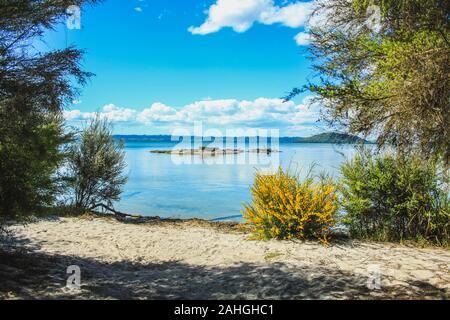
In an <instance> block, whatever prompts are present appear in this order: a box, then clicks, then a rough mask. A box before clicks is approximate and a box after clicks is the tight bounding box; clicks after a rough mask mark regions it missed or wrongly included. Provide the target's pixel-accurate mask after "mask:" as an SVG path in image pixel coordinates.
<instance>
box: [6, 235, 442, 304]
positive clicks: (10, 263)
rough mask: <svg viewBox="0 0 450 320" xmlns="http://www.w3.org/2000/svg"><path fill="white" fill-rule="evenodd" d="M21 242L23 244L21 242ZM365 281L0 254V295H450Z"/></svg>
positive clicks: (334, 275)
mask: <svg viewBox="0 0 450 320" xmlns="http://www.w3.org/2000/svg"><path fill="white" fill-rule="evenodd" d="M22 244H23V243H22ZM69 265H78V266H79V267H80V268H81V283H82V287H81V290H78V291H73V290H69V289H67V288H65V285H66V279H67V277H68V276H69V275H68V274H66V268H67V266H69ZM366 282H367V278H364V277H360V276H356V275H353V274H349V273H344V272H342V271H340V270H335V269H330V268H327V267H324V266H317V267H316V266H315V267H308V268H303V269H299V268H293V267H292V266H289V265H286V264H284V263H279V262H273V263H267V264H251V263H242V264H238V265H232V266H224V267H218V266H214V267H208V266H199V265H189V264H186V263H182V262H178V261H170V262H161V263H131V262H129V261H119V262H113V263H106V262H99V261H98V260H94V259H86V258H81V257H71V256H64V255H48V254H46V253H40V252H36V251H34V250H32V251H27V252H24V251H23V250H7V251H5V250H3V251H0V298H22V299H73V298H76V299H327V298H328V299H330V298H338V299H357V298H358V299H360V298H362V299H374V298H399V299H411V298H413V299H414V298H416V299H417V298H427V297H428V298H430V297H433V298H438V299H439V298H444V299H445V298H448V296H446V293H445V292H443V291H442V290H440V289H438V288H436V287H434V286H432V285H430V284H428V283H424V282H420V281H415V282H414V283H412V282H411V283H405V284H404V285H402V286H397V287H394V286H388V287H384V286H383V287H382V289H381V290H378V291H371V290H369V289H368V288H367V286H366Z"/></svg>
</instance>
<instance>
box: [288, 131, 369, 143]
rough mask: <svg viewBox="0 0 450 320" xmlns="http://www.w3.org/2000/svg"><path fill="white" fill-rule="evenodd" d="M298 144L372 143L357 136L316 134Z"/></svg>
mask: <svg viewBox="0 0 450 320" xmlns="http://www.w3.org/2000/svg"><path fill="white" fill-rule="evenodd" d="M295 142H297V143H336V144H339V143H341V144H357V143H371V142H370V141H367V140H365V139H361V138H360V137H357V136H352V135H349V134H346V133H338V132H327V133H321V134H316V135H314V136H312V137H307V138H297V139H296V140H295Z"/></svg>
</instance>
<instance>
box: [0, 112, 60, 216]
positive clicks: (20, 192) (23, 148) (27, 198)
mask: <svg viewBox="0 0 450 320" xmlns="http://www.w3.org/2000/svg"><path fill="white" fill-rule="evenodd" d="M5 111H6V110H5V108H2V107H0V123H1V124H0V172H1V174H0V217H2V218H14V219H23V218H24V217H26V216H28V215H30V214H31V213H38V212H39V211H41V210H43V209H44V208H46V207H47V206H49V205H51V204H52V203H53V202H54V200H55V197H56V195H57V194H58V193H59V190H60V182H61V180H60V179H59V177H58V175H57V174H56V170H57V168H58V167H59V166H60V165H61V163H62V161H63V153H62V152H61V149H60V147H61V145H62V144H63V143H66V142H67V141H68V136H67V135H65V134H64V132H63V125H62V120H61V119H60V118H58V117H54V116H51V115H29V116H28V117H27V115H23V114H21V113H20V112H15V113H7V112H5Z"/></svg>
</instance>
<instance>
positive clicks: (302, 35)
mask: <svg viewBox="0 0 450 320" xmlns="http://www.w3.org/2000/svg"><path fill="white" fill-rule="evenodd" d="M294 40H295V42H296V43H297V45H299V46H306V45H308V44H309V42H310V41H311V35H310V34H309V33H307V32H299V33H298V34H297V35H296V36H295V37H294Z"/></svg>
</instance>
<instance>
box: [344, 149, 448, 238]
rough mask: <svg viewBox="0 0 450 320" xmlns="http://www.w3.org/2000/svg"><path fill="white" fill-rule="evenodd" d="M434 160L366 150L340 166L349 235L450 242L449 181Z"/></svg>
mask: <svg viewBox="0 0 450 320" xmlns="http://www.w3.org/2000/svg"><path fill="white" fill-rule="evenodd" d="M440 169H442V168H440V167H439V166H438V165H437V162H435V161H432V160H426V161H425V160H423V159H421V158H419V157H418V156H409V157H403V156H400V155H398V154H383V155H378V156H376V155H373V154H372V153H371V152H369V151H367V150H363V151H361V152H359V153H358V154H357V155H356V156H355V158H353V159H351V160H348V161H347V162H345V163H344V164H343V165H342V166H341V172H342V180H341V184H342V187H341V192H342V206H343V209H344V210H345V212H346V216H345V223H346V224H347V225H348V226H349V227H350V232H351V235H352V236H354V237H357V238H363V239H364V238H368V239H375V240H380V241H401V240H416V241H424V240H426V241H428V242H433V243H437V244H448V243H450V201H449V197H448V190H446V188H448V183H449V181H448V180H447V181H442V172H441V171H440Z"/></svg>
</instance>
